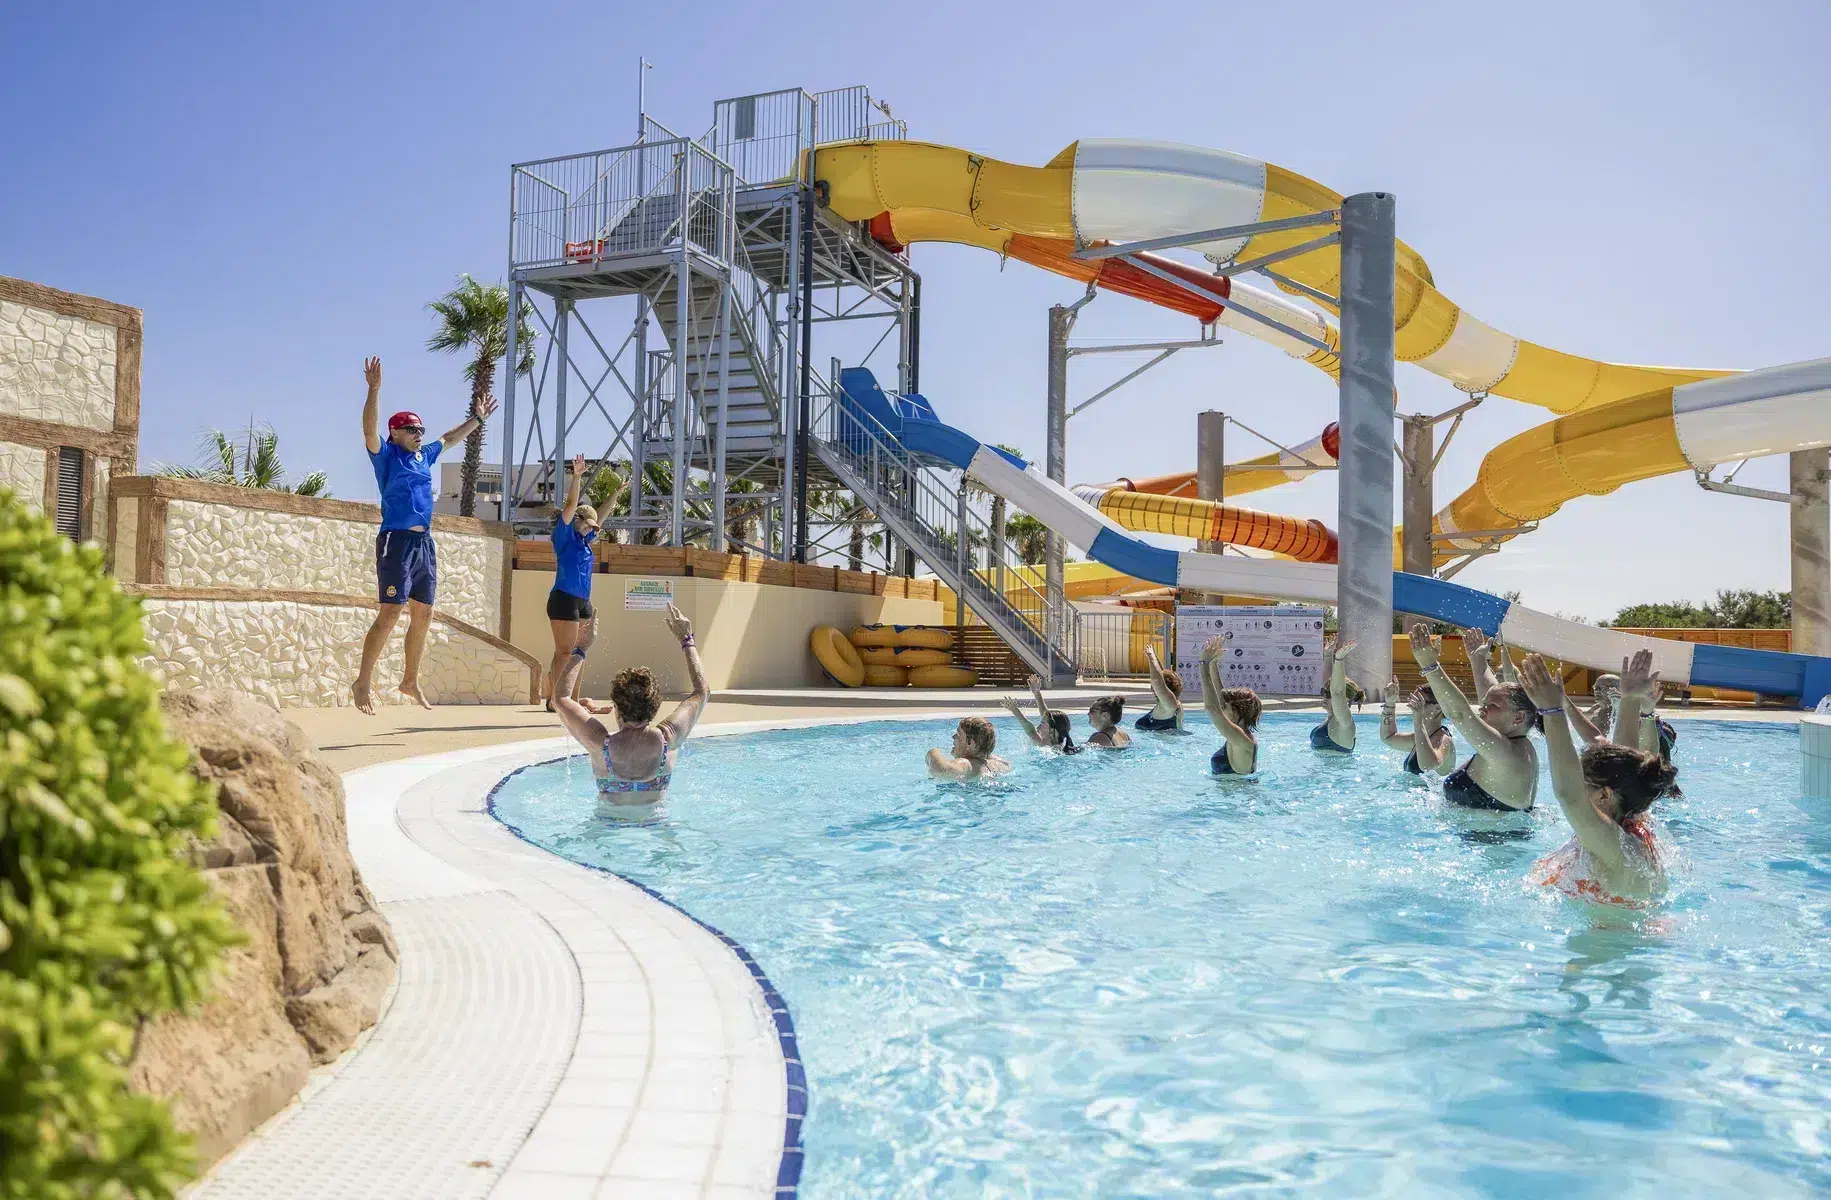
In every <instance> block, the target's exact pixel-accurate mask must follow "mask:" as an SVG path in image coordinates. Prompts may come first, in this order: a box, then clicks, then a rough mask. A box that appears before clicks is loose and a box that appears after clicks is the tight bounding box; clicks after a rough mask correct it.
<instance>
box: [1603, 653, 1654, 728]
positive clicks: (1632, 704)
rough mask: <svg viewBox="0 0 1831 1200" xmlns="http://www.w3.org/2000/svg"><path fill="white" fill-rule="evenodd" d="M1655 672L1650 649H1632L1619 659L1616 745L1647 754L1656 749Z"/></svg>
mask: <svg viewBox="0 0 1831 1200" xmlns="http://www.w3.org/2000/svg"><path fill="white" fill-rule="evenodd" d="M1658 703H1659V673H1658V672H1657V671H1655V670H1654V669H1653V652H1652V651H1651V650H1636V651H1634V654H1633V656H1632V657H1630V658H1624V659H1622V660H1621V697H1620V699H1618V700H1617V701H1616V702H1615V737H1614V742H1615V744H1616V745H1617V746H1629V747H1632V748H1633V749H1635V750H1644V751H1646V752H1647V753H1649V754H1657V753H1659V714H1658V713H1657V712H1656V711H1655V708H1656V706H1657V705H1658Z"/></svg>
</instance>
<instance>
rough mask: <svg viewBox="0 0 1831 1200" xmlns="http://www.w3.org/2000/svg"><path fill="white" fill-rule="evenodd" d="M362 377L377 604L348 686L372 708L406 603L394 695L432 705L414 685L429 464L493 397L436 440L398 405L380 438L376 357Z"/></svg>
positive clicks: (425, 605)
mask: <svg viewBox="0 0 1831 1200" xmlns="http://www.w3.org/2000/svg"><path fill="white" fill-rule="evenodd" d="M362 376H363V378H364V379H365V380H367V381H368V384H369V398H368V399H367V400H366V401H364V402H363V406H362V438H363V442H364V443H365V444H366V445H367V446H368V449H369V462H370V464H371V465H372V466H373V467H374V468H375V484H376V486H377V487H379V488H380V489H381V531H380V532H379V533H377V534H376V535H375V579H376V591H377V595H376V599H378V600H380V601H381V608H380V610H379V611H378V612H377V613H376V614H375V624H373V625H371V626H369V633H368V636H367V637H365V638H363V641H362V667H361V669H360V670H359V671H358V672H357V675H356V684H355V686H354V687H352V688H351V689H350V693H351V695H352V696H353V697H354V699H355V701H356V707H357V708H359V709H361V710H362V711H363V712H366V713H370V714H373V713H374V712H375V699H374V696H373V695H371V693H370V686H371V682H372V680H373V678H374V675H375V663H376V661H377V660H378V659H380V658H381V652H382V650H383V648H385V647H386V646H387V644H388V638H389V636H390V635H392V634H393V632H394V625H395V623H396V622H397V621H399V620H400V616H401V608H402V607H403V606H404V607H405V608H406V609H407V665H406V667H405V668H404V669H403V670H402V671H401V688H400V690H401V694H402V695H403V696H406V697H408V698H409V699H411V700H414V701H415V702H417V703H418V704H419V705H420V707H422V708H431V707H432V705H431V704H430V703H428V702H427V700H426V696H425V693H423V692H422V691H420V678H419V676H420V659H421V657H422V656H423V655H424V654H425V653H426V633H427V631H428V630H429V629H431V628H432V605H433V602H434V601H435V600H436V599H437V597H438V569H439V560H438V555H437V554H436V553H435V552H434V550H433V545H432V466H433V464H434V463H436V462H438V461H439V455H441V454H443V453H444V452H445V451H446V450H449V449H450V448H451V447H453V446H455V445H457V444H458V443H459V442H461V441H463V440H464V439H465V438H466V437H468V436H469V435H470V431H471V430H472V429H475V428H476V427H477V426H479V425H481V424H483V422H484V419H485V418H487V417H488V416H489V415H490V414H491V413H493V412H495V411H496V398H495V397H494V396H485V397H483V398H482V399H481V400H479V401H478V402H477V410H476V415H475V416H473V417H471V419H470V420H468V421H466V422H464V424H462V425H460V426H458V427H457V428H456V429H453V430H452V431H451V432H449V433H447V434H446V435H445V436H444V437H442V438H440V439H439V440H437V441H436V442H432V443H429V444H422V442H423V439H424V438H425V436H426V427H425V426H424V425H423V424H422V423H421V422H420V418H419V415H418V414H417V413H411V412H397V413H395V414H394V415H393V416H391V417H389V418H388V440H387V441H385V442H384V441H383V440H382V438H381V431H380V429H379V425H380V422H381V359H379V358H371V359H368V360H367V361H365V362H364V363H363V364H362Z"/></svg>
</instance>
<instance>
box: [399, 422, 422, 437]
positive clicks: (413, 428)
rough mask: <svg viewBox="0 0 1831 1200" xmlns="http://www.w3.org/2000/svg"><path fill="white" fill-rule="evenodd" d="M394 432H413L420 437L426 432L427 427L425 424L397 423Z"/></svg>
mask: <svg viewBox="0 0 1831 1200" xmlns="http://www.w3.org/2000/svg"><path fill="white" fill-rule="evenodd" d="M394 432H396V433H411V434H412V435H413V436H414V437H420V436H422V435H423V434H425V432H426V427H425V426H424V425H397V426H395V427H394Z"/></svg>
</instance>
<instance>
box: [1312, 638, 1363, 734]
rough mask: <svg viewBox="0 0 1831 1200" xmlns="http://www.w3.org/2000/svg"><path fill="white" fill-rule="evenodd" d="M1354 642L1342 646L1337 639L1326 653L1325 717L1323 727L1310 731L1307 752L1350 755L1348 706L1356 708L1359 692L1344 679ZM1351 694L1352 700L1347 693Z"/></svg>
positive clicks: (1350, 715) (1351, 730)
mask: <svg viewBox="0 0 1831 1200" xmlns="http://www.w3.org/2000/svg"><path fill="white" fill-rule="evenodd" d="M1359 644H1360V643H1358V642H1344V641H1341V640H1339V639H1337V641H1336V643H1335V645H1334V646H1332V647H1331V648H1330V649H1329V650H1328V651H1327V653H1328V655H1329V681H1328V683H1327V684H1325V685H1324V686H1323V689H1322V694H1323V699H1324V700H1326V701H1327V702H1328V705H1329V715H1328V717H1327V718H1325V719H1324V721H1323V723H1322V724H1320V725H1318V726H1316V728H1314V729H1312V730H1310V749H1312V750H1322V751H1326V752H1328V753H1331V754H1352V753H1354V713H1353V712H1352V711H1350V709H1349V707H1348V705H1349V704H1350V703H1356V704H1358V703H1359V702H1360V698H1361V696H1363V695H1365V694H1366V693H1364V692H1362V691H1361V689H1360V687H1359V685H1357V684H1356V683H1355V682H1354V681H1353V680H1351V679H1349V678H1348V655H1349V653H1350V652H1351V651H1353V649H1354V647H1355V646H1357V645H1359ZM1351 692H1352V693H1354V694H1353V695H1352V696H1351V695H1350V693H1351Z"/></svg>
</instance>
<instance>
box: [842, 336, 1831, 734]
mask: <svg viewBox="0 0 1831 1200" xmlns="http://www.w3.org/2000/svg"><path fill="white" fill-rule="evenodd" d="M840 388H841V392H842V395H841V399H840V406H841V408H842V410H844V411H847V412H849V413H851V414H853V415H854V416H856V415H859V414H863V415H865V416H867V417H869V418H870V419H869V421H867V422H865V423H866V424H868V425H873V426H881V427H882V428H883V429H884V430H886V431H887V432H889V433H890V434H891V435H892V436H894V437H895V438H896V439H897V440H898V441H899V442H901V444H902V445H903V447H904V449H906V450H908V451H909V452H911V453H913V454H915V455H917V456H919V457H921V458H925V459H929V460H932V461H935V462H939V463H944V464H946V465H948V466H951V467H955V468H958V469H960V470H962V471H967V472H970V473H971V474H972V475H973V477H974V478H975V479H977V480H978V481H979V482H981V483H983V484H985V485H986V486H987V487H988V488H990V489H991V490H992V491H993V492H996V493H997V494H999V495H1001V496H1003V497H1004V498H1005V499H1006V500H1007V501H1009V502H1010V503H1011V504H1012V505H1014V506H1016V507H1017V508H1018V509H1020V510H1022V511H1023V512H1026V513H1029V514H1030V515H1031V516H1033V517H1035V518H1036V519H1037V520H1039V521H1041V522H1042V523H1043V524H1044V525H1047V526H1048V527H1049V528H1050V529H1052V530H1054V531H1055V532H1057V533H1059V534H1061V535H1062V536H1063V537H1064V538H1066V539H1067V540H1068V541H1069V542H1071V543H1073V544H1074V546H1075V547H1077V548H1078V549H1080V550H1081V551H1082V552H1083V553H1085V554H1087V555H1088V557H1090V558H1092V559H1093V560H1094V561H1096V562H1100V563H1104V564H1105V565H1107V566H1109V567H1112V568H1113V569H1114V570H1116V571H1123V572H1124V573H1125V574H1127V575H1132V576H1135V577H1137V578H1139V579H1147V580H1150V581H1151V582H1153V583H1158V584H1164V585H1167V586H1171V587H1187V588H1196V589H1200V590H1202V591H1210V592H1229V593H1232V594H1235V595H1247V596H1265V597H1268V598H1271V599H1277V600H1300V601H1306V602H1310V603H1322V604H1333V603H1335V598H1336V587H1335V567H1334V566H1333V565H1332V564H1327V563H1299V562H1290V561H1286V560H1282V559H1262V558H1247V557H1241V556H1234V555H1220V554H1205V553H1202V552H1200V551H1196V550H1182V551H1178V550H1170V549H1165V548H1164V547H1161V546H1154V545H1152V544H1151V543H1149V542H1146V541H1144V540H1143V539H1142V538H1140V537H1138V536H1137V535H1136V534H1134V533H1132V532H1130V531H1129V530H1126V529H1122V528H1121V527H1119V526H1118V525H1117V524H1115V523H1114V522H1113V521H1112V520H1111V519H1110V518H1108V517H1106V516H1105V515H1104V514H1102V513H1101V512H1100V511H1099V510H1097V509H1095V508H1093V507H1092V506H1091V505H1089V504H1087V503H1086V502H1085V501H1083V500H1081V499H1080V498H1079V497H1077V496H1075V495H1074V493H1072V492H1070V491H1069V490H1067V489H1066V488H1064V487H1063V486H1062V485H1060V484H1058V483H1055V482H1053V481H1051V480H1049V479H1048V478H1046V477H1045V476H1044V475H1043V474H1042V473H1041V472H1040V471H1038V470H1036V469H1035V468H1034V467H1032V466H1030V465H1029V464H1027V463H1025V462H1024V461H1023V460H1022V459H1020V458H1018V457H1017V456H1015V455H1013V454H1009V453H1007V452H1006V451H1003V450H1000V449H998V448H997V447H995V446H988V445H986V444H984V443H982V442H980V441H979V440H978V439H977V438H975V437H973V436H972V435H970V434H968V433H965V432H963V431H961V430H959V429H956V428H954V427H953V426H951V425H945V424H943V423H942V422H941V421H940V419H939V418H938V417H936V415H935V411H934V406H933V405H931V404H930V403H929V402H928V401H927V400H926V399H924V398H923V397H921V396H917V395H909V396H896V395H893V394H889V393H886V392H884V391H883V389H882V388H880V387H879V386H878V383H877V379H876V377H875V376H874V375H873V374H872V373H871V371H870V370H869V369H867V368H864V367H849V368H847V369H845V370H843V371H842V372H841V373H840ZM848 427H855V426H853V425H852V424H851V423H848ZM857 436H858V437H859V438H860V439H862V438H863V436H864V435H863V434H862V433H860V434H858V435H857ZM1392 603H1393V607H1394V608H1395V609H1396V610H1398V611H1400V612H1407V613H1412V614H1415V615H1417V616H1420V617H1428V618H1430V619H1432V620H1436V621H1446V622H1449V623H1450V624H1453V625H1457V626H1461V627H1464V628H1472V629H1479V630H1481V631H1482V632H1484V633H1486V634H1488V635H1489V636H1492V637H1499V638H1501V639H1502V640H1504V641H1505V642H1506V643H1507V644H1508V645H1510V646H1515V647H1518V648H1520V649H1524V650H1530V651H1534V652H1536V653H1539V654H1543V655H1545V656H1547V657H1549V658H1555V659H1558V660H1559V661H1562V662H1571V663H1580V664H1581V665H1583V666H1586V667H1590V668H1593V669H1597V670H1605V671H1612V670H1616V669H1618V668H1619V667H1620V666H1621V661H1622V659H1624V658H1626V657H1627V656H1628V655H1630V654H1633V653H1634V652H1635V651H1637V650H1648V651H1651V652H1652V654H1653V665H1654V669H1655V670H1657V671H1659V673H1660V677H1661V678H1662V679H1663V680H1664V681H1665V682H1667V683H1676V684H1697V685H1700V686H1704V687H1720V688H1733V689H1735V690H1737V691H1745V692H1756V693H1759V694H1761V695H1768V696H1797V697H1799V698H1800V703H1801V704H1802V705H1804V706H1807V707H1810V706H1813V705H1815V704H1817V703H1818V701H1819V700H1820V699H1821V698H1822V697H1823V696H1824V695H1825V694H1826V693H1827V692H1831V658H1820V657H1816V656H1813V655H1808V654H1790V653H1783V652H1779V651H1774V650H1748V649H1743V648H1741V647H1738V646H1704V645H1695V644H1693V643H1690V642H1679V641H1669V640H1666V639H1663V638H1647V637H1640V636H1638V635H1635V634H1627V633H1619V632H1617V631H1615V630H1612V629H1605V628H1600V627H1598V626H1594V625H1585V624H1583V623H1582V622H1580V621H1571V620H1567V619H1565V618H1563V617H1555V616H1552V615H1551V614H1550V613H1543V612H1539V611H1537V610H1536V609H1531V608H1527V607H1526V606H1525V605H1523V604H1518V603H1515V602H1513V601H1510V600H1507V599H1504V598H1503V597H1500V596H1491V595H1489V594H1488V593H1486V592H1483V591H1478V590H1477V589H1475V588H1470V587H1464V586H1462V585H1461V584H1456V583H1450V582H1448V581H1446V580H1442V579H1432V578H1429V577H1427V576H1423V575H1409V574H1407V573H1405V572H1403V571H1394V572H1393V575H1392Z"/></svg>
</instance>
